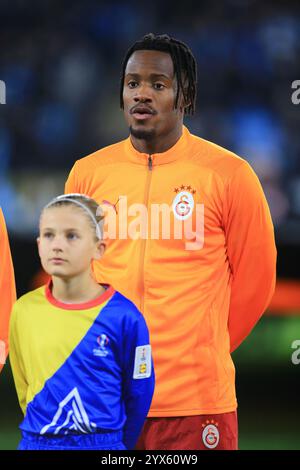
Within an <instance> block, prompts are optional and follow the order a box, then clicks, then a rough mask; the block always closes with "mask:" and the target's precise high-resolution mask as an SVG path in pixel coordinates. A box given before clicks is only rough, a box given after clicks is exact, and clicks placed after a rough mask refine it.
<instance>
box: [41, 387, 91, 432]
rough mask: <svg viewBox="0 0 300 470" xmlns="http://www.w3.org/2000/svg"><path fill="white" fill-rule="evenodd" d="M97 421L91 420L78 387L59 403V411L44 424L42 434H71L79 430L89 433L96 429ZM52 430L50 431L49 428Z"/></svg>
mask: <svg viewBox="0 0 300 470" xmlns="http://www.w3.org/2000/svg"><path fill="white" fill-rule="evenodd" d="M96 427H97V426H96V423H93V422H92V421H90V419H89V417H88V414H87V412H86V409H85V407H84V405H83V401H82V399H81V396H80V394H79V391H78V388H77V387H74V388H73V390H71V391H70V393H68V395H67V396H66V397H65V398H64V399H63V400H62V401H61V402H60V403H59V404H58V408H57V411H56V413H55V415H54V416H53V419H52V421H51V423H49V424H47V425H46V426H44V427H43V428H42V429H41V431H40V434H41V435H43V434H46V433H48V432H49V433H50V434H65V435H66V434H69V432H77V433H83V434H89V433H91V432H94V431H95V429H96ZM50 428H52V429H51V431H49V429H50Z"/></svg>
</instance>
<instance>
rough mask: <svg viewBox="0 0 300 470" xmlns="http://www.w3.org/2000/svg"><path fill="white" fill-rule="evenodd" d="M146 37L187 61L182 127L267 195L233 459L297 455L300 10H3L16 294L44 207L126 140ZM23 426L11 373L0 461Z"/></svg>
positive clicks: (0, 426)
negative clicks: (267, 239)
mask: <svg viewBox="0 0 300 470" xmlns="http://www.w3.org/2000/svg"><path fill="white" fill-rule="evenodd" d="M147 32H155V33H168V34H170V35H174V36H175V37H177V38H179V39H181V40H183V41H185V42H186V43H187V44H188V45H189V46H190V47H191V48H192V50H193V52H194V54H195V56H196V59H197V63H198V71H199V86H198V105H197V113H196V116H194V117H193V118H189V119H187V120H186V124H187V125H188V127H189V129H190V130H191V131H192V132H193V133H196V134H198V135H200V136H202V137H204V138H206V139H208V140H212V141H214V142H216V143H218V144H219V145H222V146H225V147H227V148H229V149H230V150H232V151H234V152H236V153H238V154H239V155H240V156H242V157H244V158H246V159H247V160H248V161H249V162H250V163H251V165H252V166H253V168H254V169H255V171H256V172H257V174H258V176H259V178H260V180H261V182H262V184H263V187H264V190H265V193H266V196H267V199H268V201H269V204H270V208H271V212H272V216H273V220H274V224H275V230H276V239H277V246H278V286H277V290H276V293H275V296H274V299H273V301H272V304H271V306H270V308H269V310H268V312H267V314H266V315H265V316H264V317H263V319H262V320H261V321H260V323H259V324H258V326H257V328H256V329H255V331H254V332H253V333H252V334H251V335H250V337H249V338H248V339H247V340H246V342H245V343H244V344H243V345H242V346H241V347H240V348H239V350H238V351H237V352H236V353H235V354H234V360H235V363H236V368H237V393H238V401H239V423H240V448H241V449H300V429H299V418H300V402H299V383H300V381H299V378H300V364H299V365H296V364H293V363H292V359H291V357H292V353H293V352H294V350H293V349H292V343H293V341H294V340H297V339H298V340H300V279H299V278H300V268H299V266H300V256H299V255H300V138H299V129H300V105H298V106H297V105H295V104H293V103H292V100H291V95H292V92H293V90H292V88H291V85H292V82H293V81H294V80H297V79H300V5H299V2H292V1H285V2H283V1H282V2H276V1H272V2H270V1H264V2H261V1H258V0H226V1H222V2H217V1H213V0H202V1H199V2H191V1H189V0H185V1H184V2H179V3H176V4H175V3H174V1H172V2H171V1H158V0H152V1H151V2H144V3H142V2H138V1H133V2H122V1H115V0H113V1H110V2H102V1H99V0H98V1H97V0H84V1H83V0H73V1H72V2H67V1H62V0H43V1H39V0H1V2H0V80H3V81H4V82H5V84H6V105H0V205H1V206H2V208H3V212H4V214H5V217H6V221H7V225H8V229H9V234H10V240H11V249H12V255H13V259H14V264H15V273H16V281H17V287H18V294H19V295H21V294H23V293H25V292H26V291H27V290H29V289H31V288H32V287H33V286H34V285H36V284H37V283H38V282H39V280H40V277H39V276H40V275H39V261H38V257H37V253H36V248H35V241H34V240H35V237H36V234H37V221H38V215H39V211H40V209H41V207H42V206H43V205H44V204H45V203H46V202H48V200H49V199H50V198H51V197H52V196H54V195H57V194H59V193H62V192H63V186H64V181H65V179H66V177H67V174H68V172H69V170H70V168H71V166H72V165H73V163H74V161H75V160H76V159H78V158H80V157H83V156H85V155H88V154H89V153H91V152H93V151H95V150H96V149H98V148H100V147H102V146H104V145H107V144H110V143H113V142H116V141H118V140H120V139H122V138H125V137H126V136H127V129H126V126H125V123H124V121H123V116H122V112H120V110H119V102H118V99H119V95H118V93H119V88H118V86H119V77H120V70H121V61H122V58H123V55H124V53H125V51H126V49H127V48H128V47H129V46H130V45H131V43H132V42H133V41H135V40H136V39H138V38H140V37H141V36H143V35H144V34H145V33H147ZM241 197H243V195H241ZM262 256H263V253H262ZM258 262H259V261H258ZM298 357H300V354H299V355H298ZM20 421H21V413H20V411H19V408H18V405H17V398H16V394H15V391H14V386H13V382H12V377H11V371H10V368H9V364H7V365H6V367H5V368H4V372H3V373H2V374H1V376H0V449H15V448H16V446H17V442H18V440H19V432H18V423H19V422H20Z"/></svg>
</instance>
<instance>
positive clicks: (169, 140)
mask: <svg viewBox="0 0 300 470" xmlns="http://www.w3.org/2000/svg"><path fill="white" fill-rule="evenodd" d="M182 129H183V127H182V125H181V126H180V128H175V129H173V130H172V131H171V132H170V133H169V134H167V135H166V136H163V137H154V138H153V139H152V140H144V139H138V138H136V137H134V136H133V135H132V134H130V140H131V143H132V145H133V146H134V148H135V149H136V150H137V151H138V152H141V153H146V154H148V155H153V154H154V153H163V152H166V151H167V150H169V149H170V148H172V147H173V146H174V145H175V144H176V142H177V141H178V140H179V139H180V137H181V136H182Z"/></svg>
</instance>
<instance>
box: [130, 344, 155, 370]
mask: <svg viewBox="0 0 300 470" xmlns="http://www.w3.org/2000/svg"><path fill="white" fill-rule="evenodd" d="M150 376H151V346H150V345H149V344H145V345H144V346H138V347H137V348H136V349H135V358H134V371H133V378H134V379H146V378H148V377H150Z"/></svg>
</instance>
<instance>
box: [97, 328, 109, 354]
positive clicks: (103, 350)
mask: <svg viewBox="0 0 300 470" xmlns="http://www.w3.org/2000/svg"><path fill="white" fill-rule="evenodd" d="M97 343H98V344H99V347H98V348H94V349H93V354H94V356H99V357H106V356H107V354H108V349H107V347H108V344H109V338H108V336H107V335H105V334H104V333H102V334H101V335H100V336H98V338H97Z"/></svg>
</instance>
